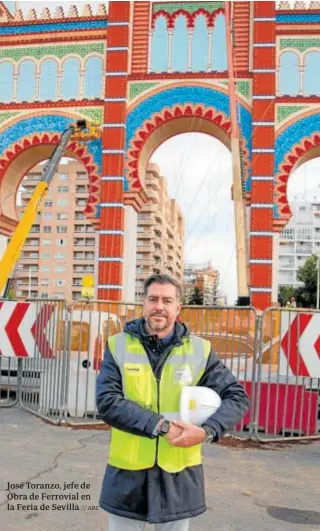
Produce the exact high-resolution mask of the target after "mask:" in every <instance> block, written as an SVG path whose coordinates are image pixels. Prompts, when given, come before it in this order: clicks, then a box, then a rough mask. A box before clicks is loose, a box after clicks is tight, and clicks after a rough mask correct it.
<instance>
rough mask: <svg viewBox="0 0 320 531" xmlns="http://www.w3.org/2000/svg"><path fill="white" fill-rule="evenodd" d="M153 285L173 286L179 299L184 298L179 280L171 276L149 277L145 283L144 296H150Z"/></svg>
mask: <svg viewBox="0 0 320 531" xmlns="http://www.w3.org/2000/svg"><path fill="white" fill-rule="evenodd" d="M151 284H171V285H172V286H174V287H175V288H176V292H177V296H178V299H179V300H181V297H182V288H181V285H180V284H179V282H178V281H177V280H175V279H174V278H173V277H170V275H164V274H163V275H151V276H150V277H148V278H147V279H146V280H145V282H144V296H145V297H146V296H147V294H148V289H149V287H150V286H151Z"/></svg>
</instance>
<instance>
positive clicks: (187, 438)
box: [168, 420, 207, 448]
mask: <svg viewBox="0 0 320 531" xmlns="http://www.w3.org/2000/svg"><path fill="white" fill-rule="evenodd" d="M171 426H174V427H175V429H179V430H180V434H179V435H178V436H176V437H175V438H173V439H172V440H169V438H168V440H169V442H170V443H171V444H172V445H173V446H180V447H181V448H189V447H190V446H195V445H196V444H200V443H203V442H204V441H205V440H206V437H207V433H206V431H205V430H204V429H203V428H199V427H198V426H194V425H193V424H186V423H185V422H183V421H182V420H174V421H173V422H172V424H171ZM171 426H170V429H171Z"/></svg>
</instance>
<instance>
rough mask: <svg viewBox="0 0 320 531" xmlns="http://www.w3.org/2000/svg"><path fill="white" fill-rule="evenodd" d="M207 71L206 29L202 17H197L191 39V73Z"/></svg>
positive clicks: (204, 20) (205, 22)
mask: <svg viewBox="0 0 320 531" xmlns="http://www.w3.org/2000/svg"><path fill="white" fill-rule="evenodd" d="M207 69H208V28H207V19H206V17H205V16H204V15H198V16H197V18H196V22H195V25H194V30H193V37H192V71H193V72H204V71H206V70H207Z"/></svg>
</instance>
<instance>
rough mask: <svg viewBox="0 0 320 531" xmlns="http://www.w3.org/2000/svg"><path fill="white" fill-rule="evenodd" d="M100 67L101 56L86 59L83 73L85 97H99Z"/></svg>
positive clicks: (101, 64) (101, 65)
mask: <svg viewBox="0 0 320 531" xmlns="http://www.w3.org/2000/svg"><path fill="white" fill-rule="evenodd" d="M102 68H103V63H102V59H101V57H89V59H87V61H86V67H85V74H84V97H85V98H101V93H102Z"/></svg>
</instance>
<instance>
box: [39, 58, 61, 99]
mask: <svg viewBox="0 0 320 531" xmlns="http://www.w3.org/2000/svg"><path fill="white" fill-rule="evenodd" d="M57 70H58V65H57V61H55V60H54V59H46V60H45V61H43V63H42V65H41V70H40V81H39V98H40V100H42V101H45V100H55V99H56V97H57Z"/></svg>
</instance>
